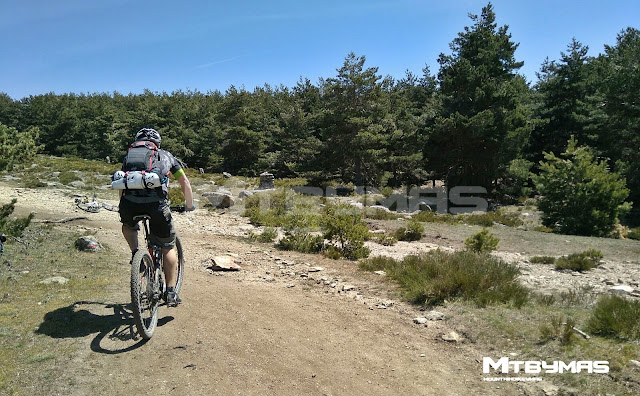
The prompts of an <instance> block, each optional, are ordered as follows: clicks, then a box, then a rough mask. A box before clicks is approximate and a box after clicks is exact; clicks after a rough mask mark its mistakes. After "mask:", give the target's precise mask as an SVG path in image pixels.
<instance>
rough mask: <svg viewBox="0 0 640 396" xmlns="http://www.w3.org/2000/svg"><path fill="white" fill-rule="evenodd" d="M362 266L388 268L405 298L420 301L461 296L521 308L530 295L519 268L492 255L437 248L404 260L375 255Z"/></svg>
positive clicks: (373, 269) (484, 302)
mask: <svg viewBox="0 0 640 396" xmlns="http://www.w3.org/2000/svg"><path fill="white" fill-rule="evenodd" d="M360 267H361V268H362V269H364V270H367V271H378V270H383V271H385V272H386V273H387V275H388V276H389V277H390V278H391V279H394V280H396V281H397V282H398V283H399V284H400V286H401V287H402V289H403V290H404V294H405V297H406V298H407V299H409V300H410V301H412V302H414V303H417V304H427V305H435V304H442V303H443V302H444V301H446V300H449V299H452V298H461V299H463V300H468V301H473V302H475V303H476V304H477V305H479V306H486V305H489V304H496V303H509V302H510V303H512V304H513V305H515V306H516V307H520V306H522V305H523V304H524V303H525V302H526V301H527V300H528V298H529V291H528V290H527V289H526V288H525V287H524V286H522V285H521V284H520V281H519V280H518V275H519V273H520V272H519V270H518V269H517V268H516V267H515V266H512V265H510V264H508V263H505V262H504V261H502V260H500V259H498V258H495V257H491V256H489V255H478V254H474V253H471V252H467V251H457V252H454V253H449V252H443V251H440V250H435V251H431V252H428V253H425V254H422V255H419V256H407V257H405V258H404V259H402V260H400V261H398V260H395V259H392V258H389V257H373V258H370V259H367V260H362V261H361V263H360Z"/></svg>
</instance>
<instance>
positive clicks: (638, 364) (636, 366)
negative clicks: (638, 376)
mask: <svg viewBox="0 0 640 396" xmlns="http://www.w3.org/2000/svg"><path fill="white" fill-rule="evenodd" d="M629 364H631V366H633V367H635V368H637V369H640V362H639V361H637V360H633V359H632V360H629Z"/></svg>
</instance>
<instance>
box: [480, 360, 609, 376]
mask: <svg viewBox="0 0 640 396" xmlns="http://www.w3.org/2000/svg"><path fill="white" fill-rule="evenodd" d="M491 369H493V370H494V372H500V373H503V374H510V373H524V374H562V373H574V374H577V373H582V372H586V373H589V374H606V373H608V372H609V362H608V361H606V360H578V361H572V362H569V363H565V362H562V361H558V360H554V361H552V362H545V361H538V360H509V358H507V357H502V358H500V359H498V361H497V362H495V361H493V359H491V358H489V357H483V358H482V371H483V373H485V374H489V373H490V372H491Z"/></svg>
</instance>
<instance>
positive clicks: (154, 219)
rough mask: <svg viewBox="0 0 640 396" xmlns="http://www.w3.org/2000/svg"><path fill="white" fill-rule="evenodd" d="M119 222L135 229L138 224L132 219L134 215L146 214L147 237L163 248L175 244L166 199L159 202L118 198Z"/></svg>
mask: <svg viewBox="0 0 640 396" xmlns="http://www.w3.org/2000/svg"><path fill="white" fill-rule="evenodd" d="M119 209H120V222H121V223H122V224H124V225H125V226H126V227H129V228H131V229H134V230H137V229H138V224H137V222H136V221H134V220H133V218H134V217H135V216H139V215H143V214H147V215H149V216H151V219H150V220H149V231H150V234H151V235H149V239H150V240H151V242H154V243H156V244H158V245H160V246H161V247H163V248H173V247H174V246H175V245H176V231H175V228H174V227H173V220H172V218H171V210H170V209H169V205H168V204H167V201H160V202H145V203H137V202H131V201H129V200H128V199H126V198H122V199H120V206H119Z"/></svg>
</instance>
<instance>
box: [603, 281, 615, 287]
mask: <svg viewBox="0 0 640 396" xmlns="http://www.w3.org/2000/svg"><path fill="white" fill-rule="evenodd" d="M604 284H605V285H607V286H613V285H615V284H616V283H615V282H614V281H611V280H608V279H607V280H605V281H604Z"/></svg>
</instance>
